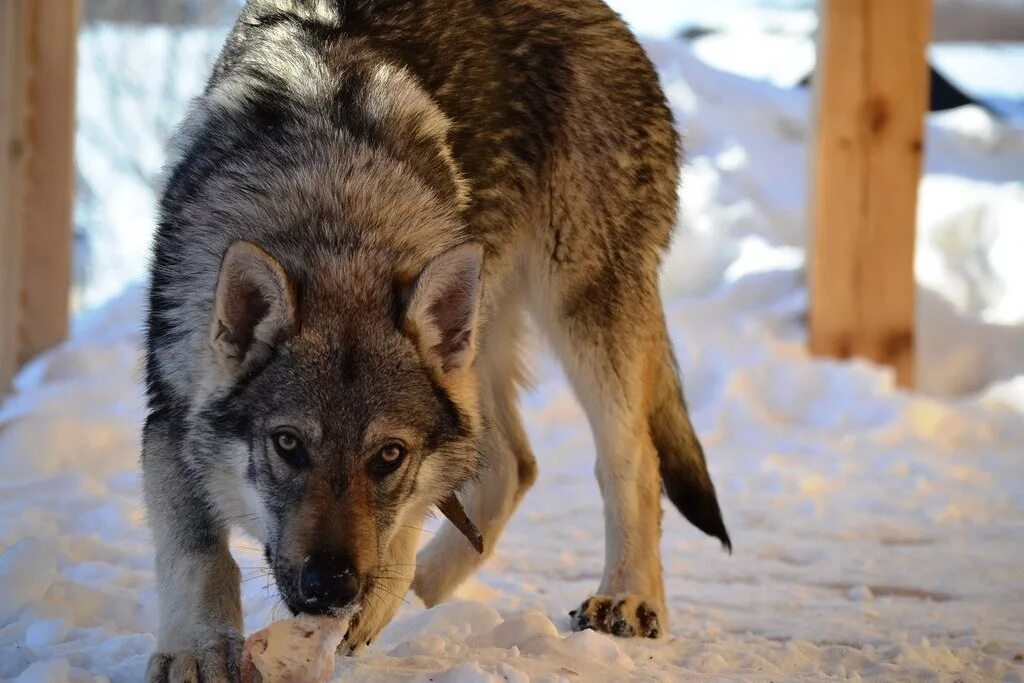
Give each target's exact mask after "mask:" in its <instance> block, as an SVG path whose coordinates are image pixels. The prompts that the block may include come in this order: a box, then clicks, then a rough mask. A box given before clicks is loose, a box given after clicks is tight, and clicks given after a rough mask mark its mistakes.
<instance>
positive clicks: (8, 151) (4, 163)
mask: <svg viewBox="0 0 1024 683" xmlns="http://www.w3.org/2000/svg"><path fill="white" fill-rule="evenodd" d="M26 8H27V5H26V4H25V3H23V2H15V1H12V0H5V1H4V2H3V3H2V4H0V136H2V137H0V396H2V395H3V394H4V392H5V391H6V390H7V387H8V386H9V384H10V381H11V377H13V376H14V373H15V371H16V370H17V367H18V361H17V358H18V329H19V328H20V325H21V224H22V216H21V209H22V206H23V205H22V202H21V201H20V197H21V180H22V178H23V177H24V160H25V156H24V144H25V141H24V136H23V134H22V129H23V126H22V121H23V120H24V111H23V108H24V104H25V102H24V97H22V91H23V88H22V84H23V83H24V82H25V74H24V69H25V66H26V64H25V60H24V59H23V58H22V52H23V50H22V45H21V32H20V31H19V29H20V28H21V27H23V26H24V25H25V18H24V14H25V9H26Z"/></svg>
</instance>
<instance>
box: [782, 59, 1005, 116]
mask: <svg viewBox="0 0 1024 683" xmlns="http://www.w3.org/2000/svg"><path fill="white" fill-rule="evenodd" d="M930 70H931V99H930V102H929V104H928V110H929V111H946V110H947V109H956V108H957V107H962V106H964V105H965V104H977V105H980V106H983V107H984V106H985V105H984V104H983V103H982V102H979V101H978V100H975V99H974V98H973V97H971V96H970V95H968V94H967V93H965V92H964V91H963V90H961V89H960V88H958V87H956V86H955V85H954V84H953V83H952V82H951V81H950V80H949V79H948V78H946V77H945V76H943V75H942V74H941V73H940V72H939V71H938V69H936V68H935V67H934V66H932V67H930ZM813 76H814V74H813V72H812V73H810V74H807V75H806V76H804V77H803V78H802V79H800V83H799V84H798V85H799V86H800V87H801V88H806V87H808V86H809V85H810V84H811V79H812V77H813Z"/></svg>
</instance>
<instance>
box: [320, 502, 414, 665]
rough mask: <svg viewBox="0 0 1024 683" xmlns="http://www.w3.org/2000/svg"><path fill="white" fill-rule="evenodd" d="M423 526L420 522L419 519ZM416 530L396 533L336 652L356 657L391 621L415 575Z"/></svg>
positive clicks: (403, 528)
mask: <svg viewBox="0 0 1024 683" xmlns="http://www.w3.org/2000/svg"><path fill="white" fill-rule="evenodd" d="M419 523H420V524H423V518H422V517H420V518H419ZM418 538H419V527H417V526H416V525H414V524H403V525H402V526H400V527H399V528H398V531H397V532H396V533H395V537H394V539H393V540H392V541H391V546H390V547H389V548H388V550H387V552H385V553H383V554H382V555H381V560H380V564H378V566H377V567H375V568H374V570H373V577H372V583H371V584H370V586H369V588H368V589H367V591H366V594H365V595H364V596H363V604H362V607H361V608H360V610H359V612H357V613H356V615H355V616H354V617H352V623H351V625H350V626H349V629H348V633H346V634H345V639H344V640H343V641H342V643H341V646H340V647H339V648H338V651H339V652H341V653H343V654H347V655H352V654H358V653H359V652H361V651H362V650H363V649H364V648H366V646H368V645H369V644H370V643H372V642H373V641H374V640H376V639H377V636H379V635H380V632H381V631H382V630H384V627H385V626H387V625H388V623H390V621H391V619H393V618H394V616H395V613H396V612H397V611H398V608H399V607H400V606H401V602H402V601H403V599H404V598H405V594H406V593H407V592H408V591H409V586H410V585H411V584H412V580H413V576H414V574H415V571H416V565H415V560H416V541H417V540H418Z"/></svg>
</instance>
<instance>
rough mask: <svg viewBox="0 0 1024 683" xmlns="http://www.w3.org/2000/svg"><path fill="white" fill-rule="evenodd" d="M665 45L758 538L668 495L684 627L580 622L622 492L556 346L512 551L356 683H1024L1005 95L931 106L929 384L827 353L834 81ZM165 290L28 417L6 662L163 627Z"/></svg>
mask: <svg viewBox="0 0 1024 683" xmlns="http://www.w3.org/2000/svg"><path fill="white" fill-rule="evenodd" d="M648 48H649V50H650V52H651V54H652V56H653V58H654V59H655V61H656V62H657V63H658V64H659V67H660V68H661V71H662V75H663V79H664V83H665V87H666V90H667V92H668V93H669V96H670V98H671V101H672V104H673V107H674V109H675V111H676V114H677V117H678V120H679V121H681V122H682V125H683V129H684V132H685V134H686V137H687V140H688V148H689V155H688V157H689V164H688V167H687V171H686V176H685V180H684V187H683V197H684V202H685V210H684V215H683V216H682V219H681V230H680V236H679V239H678V240H677V242H676V244H675V247H674V249H673V252H672V253H671V255H670V257H669V258H668V260H667V265H666V275H665V280H664V288H665V292H666V298H667V300H668V317H669V320H670V325H671V329H672V334H673V338H674V339H675V340H676V345H677V351H678V353H679V356H680V363H681V365H682V369H683V373H684V376H685V379H686V383H687V392H688V398H689V401H690V404H691V408H692V411H693V413H694V418H695V422H696V424H697V427H698V429H699V431H700V433H701V436H702V438H703V440H704V444H705V447H706V450H707V451H708V458H709V463H710V467H711V470H712V474H713V476H714V478H715V481H716V482H717V484H718V489H719V493H720V498H721V502H722V506H723V510H724V513H725V516H726V521H727V523H728V524H729V527H730V531H731V533H732V537H733V540H734V543H735V553H734V554H733V555H732V556H731V557H730V556H728V555H725V554H723V553H722V552H721V551H720V550H719V548H718V545H717V543H715V542H713V541H712V540H710V539H707V538H705V537H703V536H701V535H700V534H699V533H698V532H697V531H696V530H694V529H693V528H692V527H690V526H688V525H687V524H686V523H685V522H684V521H683V520H682V519H681V518H680V517H679V516H678V515H677V514H676V513H675V512H674V511H672V510H671V508H669V509H668V510H667V511H666V515H665V523H664V539H663V542H662V551H663V556H664V565H665V574H666V581H667V594H668V596H669V605H670V609H671V619H672V636H671V637H670V638H666V639H663V640H660V641H651V642H633V641H624V640H619V639H615V638H612V637H609V636H604V635H599V634H596V633H593V632H585V633H580V634H572V633H570V632H569V631H568V617H567V612H568V610H569V609H571V608H573V607H574V606H575V605H576V604H577V603H578V602H579V601H580V600H581V599H582V598H584V597H586V596H587V595H588V594H590V592H592V591H593V590H594V588H595V587H596V585H597V582H598V580H599V576H600V572H601V565H602V558H603V545H602V543H603V541H602V538H603V533H602V527H603V524H602V521H601V504H600V497H599V494H598V491H597V486H596V483H595V481H594V478H593V475H592V463H593V444H592V443H591V441H590V437H589V431H588V429H587V426H586V422H585V419H584V417H583V415H582V413H581V412H580V410H579V408H578V407H577V406H576V404H575V402H574V401H573V399H572V396H571V393H570V392H569V390H568V388H567V385H566V383H565V380H564V378H563V377H562V375H561V374H560V372H559V371H558V369H557V366H556V364H555V363H554V362H553V361H552V360H551V358H550V357H549V356H548V355H547V354H546V353H545V352H544V351H543V349H538V350H537V351H536V353H535V354H534V363H533V366H534V375H535V376H536V377H537V378H538V379H537V381H536V383H535V387H534V389H533V390H532V391H531V392H530V393H529V394H527V395H526V396H525V397H524V404H525V414H526V420H527V425H528V428H529V432H530V436H531V439H532V442H533V445H534V449H535V451H536V453H537V456H538V459H539V464H540V469H541V475H540V479H539V481H538V483H537V485H536V486H535V487H534V489H533V490H531V491H530V492H529V493H528V494H527V496H526V498H525V500H524V502H523V505H522V507H521V508H520V510H519V511H518V512H517V514H516V516H515V517H514V519H513V521H512V522H511V523H510V525H509V527H508V529H507V531H506V532H505V535H504V536H503V538H502V541H501V543H500V545H499V547H498V549H497V551H496V553H495V555H494V557H493V558H492V559H491V560H490V561H489V562H488V563H487V564H486V566H485V567H484V568H483V569H482V570H481V571H480V572H479V573H478V575H477V576H476V577H474V578H473V579H472V580H471V581H470V582H469V583H468V584H467V585H466V586H464V587H463V588H462V590H461V591H460V594H459V597H460V601H459V602H455V603H451V604H448V605H444V606H440V607H437V608H435V609H433V610H429V611H425V610H423V609H422V606H420V605H418V604H417V600H416V598H415V597H414V596H412V595H411V594H410V595H409V596H407V600H408V603H409V604H407V605H405V606H403V609H402V611H401V612H400V614H399V617H398V618H397V619H396V621H395V622H394V623H393V624H392V625H391V626H390V627H389V628H388V629H387V630H386V631H385V633H384V634H383V636H382V638H381V639H380V640H379V641H378V642H377V643H376V644H374V645H373V646H372V647H371V648H369V650H368V651H367V652H366V653H365V654H364V655H363V656H362V657H360V658H356V659H344V660H340V661H339V663H338V668H337V672H336V673H337V675H338V677H339V679H340V680H348V681H367V680H369V681H374V680H381V681H383V680H394V679H404V680H419V681H437V682H440V681H449V682H457V681H458V682H461V681H505V680H509V681H526V680H547V681H556V680H559V681H560V680H566V681H576V680H579V681H602V680H603V681H621V680H625V679H633V680H661V681H675V680H680V679H689V678H695V679H702V680H721V679H743V680H793V679H806V680H818V679H822V678H837V679H847V678H852V679H858V678H860V679H872V680H950V681H952V680H965V681H975V680H1007V681H1024V661H1021V660H1024V570H1022V569H1021V559H1022V557H1024V414H1022V412H1021V408H1022V406H1024V362H1022V358H1024V332H1022V331H1021V329H1020V328H1019V327H1012V326H1010V325H1008V324H1007V323H1013V322H1019V321H1020V320H1022V319H1024V310H1022V309H1021V308H1020V307H1021V306H1022V305H1024V304H1021V302H1020V300H1019V296H1020V292H1021V291H1024V290H1022V289H1019V288H1018V289H1016V290H1013V289H1012V288H1008V287H1007V282H1011V283H1012V282H1020V280H1019V278H1020V277H1021V270H1020V268H1019V265H1017V261H1016V260H1015V257H1014V254H1017V255H1018V256H1017V258H1019V254H1021V253H1024V251H1022V246H1021V242H1020V240H1021V239H1022V238H1024V235H1022V233H1021V230H1020V228H1021V225H1022V222H1024V188H1022V182H1021V180H1022V175H1024V163H1022V161H1024V133H1022V132H1021V130H1020V129H1018V128H1015V127H1013V126H1012V125H1010V124H1007V123H1001V122H999V121H996V120H995V119H993V118H992V117H991V116H990V115H989V114H987V113H985V112H984V111H981V110H963V111H958V112H953V113H951V114H948V115H945V116H943V117H933V119H932V121H931V123H930V128H929V141H930V144H931V146H930V148H929V158H928V167H929V169H930V170H931V173H930V174H929V176H928V177H927V178H926V179H925V183H924V186H923V202H922V217H923V225H922V230H921V235H922V237H921V241H922V245H923V246H922V249H923V253H924V254H925V256H924V257H923V258H924V259H925V262H924V263H923V264H922V263H919V264H918V271H919V274H920V273H924V274H925V275H926V276H928V277H930V278H931V279H930V280H928V281H927V282H928V283H931V284H932V286H931V287H930V289H929V290H928V292H930V293H929V294H927V295H926V296H925V297H924V302H923V305H922V311H923V313H922V315H923V316H924V323H925V326H926V329H927V330H931V331H932V333H933V336H932V339H935V340H938V342H937V343H933V344H932V346H933V347H934V348H930V349H928V350H924V351H923V353H925V355H926V356H927V358H926V359H925V360H924V361H922V363H923V364H924V365H926V367H927V368H928V369H929V372H927V373H925V375H924V381H925V383H926V384H928V383H931V384H930V385H929V386H932V387H934V388H936V389H943V390H950V391H959V392H964V391H968V392H971V393H968V394H966V395H963V396H962V397H960V398H955V399H952V398H949V399H943V398H934V397H928V396H925V395H916V394H909V393H905V392H901V391H898V390H896V389H895V388H894V387H893V384H892V378H891V376H890V375H889V373H887V372H886V371H884V370H881V369H879V368H875V367H872V366H869V365H867V364H865V363H836V362H829V361H824V360H819V359H812V358H810V357H808V355H807V354H806V352H805V350H804V348H803V344H802V338H803V334H804V331H803V320H802V318H803V315H804V312H805V310H806V293H805V291H804V289H803V283H802V263H803V249H802V246H803V245H804V244H805V243H806V228H805V226H804V223H803V216H802V205H803V187H804V177H805V170H804V155H803V151H802V149H803V148H802V145H803V141H804V140H805V138H806V135H807V101H806V94H804V93H801V92H800V91H791V90H780V89H777V88H775V87H773V86H772V85H771V84H770V83H766V82H765V83H756V82H753V81H750V80H747V79H744V78H740V77H737V76H731V75H727V74H723V73H721V72H717V71H715V70H713V69H711V68H709V67H708V66H706V64H704V63H703V62H701V61H700V60H698V59H697V58H695V57H694V56H693V54H692V53H691V52H690V50H689V49H688V48H687V47H686V46H685V45H684V44H683V43H682V42H680V41H651V42H649V43H648ZM982 238H984V239H982ZM977 244H982V245H984V250H983V251H982V253H975V252H974V251H972V249H974V250H976V246H975V245H977ZM991 245H995V247H993V248H991V249H990V247H991ZM971 259H973V260H971ZM928 274H930V275H928ZM1013 278H1018V279H1017V280H1014V279H1013ZM926 284H927V283H926ZM1014 292H1015V293H1014ZM141 298H142V295H141V290H140V289H139V288H137V287H136V288H132V289H130V290H129V291H127V292H126V293H125V294H123V295H122V296H120V297H118V298H116V299H114V300H113V301H112V302H110V303H109V304H108V305H106V306H105V307H103V308H101V309H99V310H95V311H92V312H90V313H88V314H86V315H83V316H82V317H81V318H80V319H79V320H78V321H77V322H76V326H75V328H76V329H75V333H74V335H73V337H72V339H71V340H70V341H69V342H68V343H66V344H64V345H63V346H61V347H60V348H58V349H55V350H54V351H52V352H50V353H48V354H46V355H44V356H43V357H41V358H39V359H38V360H37V361H35V362H34V363H32V364H31V365H30V366H29V367H28V368H26V370H25V371H24V372H23V373H22V375H21V376H20V377H19V380H18V387H17V392H16V393H15V394H14V395H13V396H12V397H11V398H10V399H9V400H8V401H7V402H6V403H4V404H3V406H2V407H0V679H15V680H20V681H63V680H72V681H79V680H81V681H90V680H96V677H102V678H101V680H103V679H110V680H114V681H136V680H139V679H140V677H141V675H142V672H143V670H144V667H145V662H146V659H147V657H148V655H149V653H150V651H151V650H152V648H153V647H154V645H155V640H154V638H153V636H152V635H150V634H151V633H152V631H153V629H154V627H155V624H156V599H155V592H154V586H153V575H152V557H151V548H150V543H149V537H148V533H147V531H146V529H145V525H144V518H143V510H142V507H141V505H140V493H139V476H138V470H137V459H138V440H139V426H140V424H141V421H142V416H143V410H142V398H141V392H140V388H139V374H140V368H139V351H138V347H139V342H140V331H139V321H140V318H141ZM928 354H930V355H928ZM993 380H998V381H997V383H995V384H991V382H992V381H993ZM234 550H235V553H236V556H237V558H238V561H239V565H240V566H241V567H242V568H243V574H244V576H245V582H244V584H243V595H244V601H245V613H246V626H247V629H248V630H249V631H252V630H256V629H258V628H260V627H262V626H264V625H265V624H266V623H267V622H268V621H270V620H272V619H276V618H281V617H284V616H286V615H285V610H284V608H283V607H282V606H281V605H280V602H279V600H278V599H277V596H276V594H275V591H274V588H273V586H272V584H270V583H269V582H268V579H267V574H266V571H265V569H264V565H263V560H262V557H261V552H260V550H259V549H258V548H257V547H256V545H255V543H254V542H253V541H252V540H251V539H247V538H245V537H244V536H238V537H236V538H235V541H234Z"/></svg>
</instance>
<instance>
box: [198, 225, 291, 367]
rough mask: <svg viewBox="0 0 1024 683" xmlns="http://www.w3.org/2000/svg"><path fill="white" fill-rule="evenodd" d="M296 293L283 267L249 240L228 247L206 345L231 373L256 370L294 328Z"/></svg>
mask: <svg viewBox="0 0 1024 683" xmlns="http://www.w3.org/2000/svg"><path fill="white" fill-rule="evenodd" d="M296 320H297V304H296V297H295V291H294V289H293V288H292V285H291V282H290V281H289V279H288V275H287V273H285V272H284V268H282V267H281V264H280V263H278V262H277V261H276V260H275V259H274V257H273V256H271V255H270V254H268V253H267V252H265V251H263V250H262V249H260V248H259V247H257V246H256V245H255V244H252V243H251V242H245V241H243V240H239V241H237V242H235V243H233V244H232V245H231V246H230V247H228V251H227V253H226V254H225V255H224V260H223V261H222V262H221V266H220V275H219V276H218V279H217V297H216V300H215V303H214V315H213V321H212V324H211V329H210V346H211V348H212V349H213V351H214V354H215V355H216V356H217V360H218V361H219V362H220V363H221V364H222V365H223V366H224V368H225V369H226V370H227V371H228V372H229V373H230V374H232V375H235V374H238V373H240V372H245V371H248V370H251V369H253V368H254V367H257V366H258V365H260V364H261V363H262V362H264V361H265V360H266V359H267V358H269V356H270V354H271V352H272V350H273V348H274V346H275V345H276V344H279V343H281V342H282V341H284V340H285V339H287V338H288V337H290V336H291V335H292V334H293V333H294V332H295V329H296V327H297V325H296Z"/></svg>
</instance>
